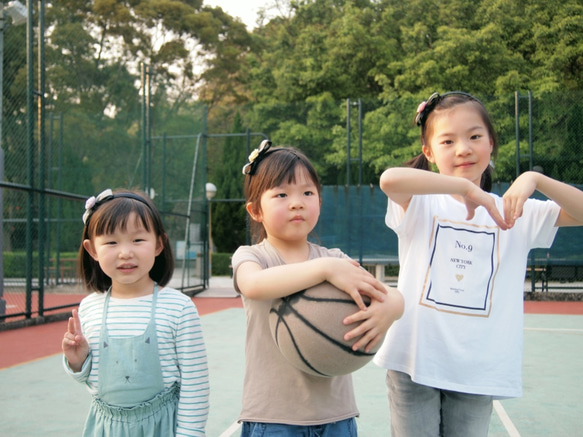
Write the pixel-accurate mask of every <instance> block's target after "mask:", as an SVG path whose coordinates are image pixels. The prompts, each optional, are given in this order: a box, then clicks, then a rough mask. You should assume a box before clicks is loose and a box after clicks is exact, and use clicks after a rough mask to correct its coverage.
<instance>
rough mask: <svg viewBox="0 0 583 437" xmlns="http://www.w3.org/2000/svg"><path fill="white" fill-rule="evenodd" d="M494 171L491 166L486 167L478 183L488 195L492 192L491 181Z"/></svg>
mask: <svg viewBox="0 0 583 437" xmlns="http://www.w3.org/2000/svg"><path fill="white" fill-rule="evenodd" d="M493 173H494V169H493V168H492V165H491V164H490V165H488V167H487V168H486V170H484V173H482V180H481V181H480V188H481V189H482V190H484V191H486V192H488V193H490V192H491V191H492V180H493Z"/></svg>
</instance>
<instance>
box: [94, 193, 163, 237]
mask: <svg viewBox="0 0 583 437" xmlns="http://www.w3.org/2000/svg"><path fill="white" fill-rule="evenodd" d="M132 212H135V213H136V220H137V223H138V224H142V225H143V226H144V228H145V229H146V231H148V232H150V230H151V229H152V228H153V223H152V222H151V217H150V215H151V212H150V210H149V208H148V206H147V205H145V204H144V203H142V202H139V201H137V200H133V199H129V198H117V199H113V200H110V201H109V202H107V203H105V204H103V205H101V206H100V207H99V208H98V209H97V211H95V212H94V213H93V216H92V218H91V221H90V222H89V227H90V228H93V229H89V234H90V235H95V236H98V235H103V234H112V233H114V232H115V231H116V230H118V229H119V230H121V231H125V230H126V229H127V226H128V219H129V217H130V214H131V213H132ZM93 223H95V225H94V226H92V224H93Z"/></svg>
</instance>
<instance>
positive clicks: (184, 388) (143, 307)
mask: <svg viewBox="0 0 583 437" xmlns="http://www.w3.org/2000/svg"><path fill="white" fill-rule="evenodd" d="M104 302H105V294H104V293H92V294H90V295H89V296H87V297H86V298H85V299H83V301H82V302H81V304H80V305H79V318H80V319H81V328H82V331H83V335H84V336H85V338H86V339H87V342H88V343H89V348H90V353H89V357H88V358H87V360H86V361H85V363H84V364H83V368H82V369H81V371H80V372H78V373H74V372H72V371H71V369H70V368H69V366H68V364H67V360H66V359H65V360H64V365H65V369H66V371H67V372H68V373H69V374H70V375H71V376H72V377H73V378H74V379H76V380H77V381H79V382H81V383H85V384H86V385H87V388H88V390H89V392H90V393H91V394H92V395H93V396H98V391H97V389H98V372H99V335H100V332H101V328H102V326H101V324H102V315H103V304H104ZM151 305H152V295H148V296H144V297H138V298H134V299H116V298H114V297H111V298H110V301H109V308H108V313H107V322H106V323H107V327H108V333H109V336H110V337H112V338H113V337H118V338H119V337H130V336H136V335H140V334H142V333H143V332H144V331H145V330H146V327H147V325H148V322H149V320H150V314H151ZM156 332H157V336H158V352H159V356H160V364H161V367H162V376H163V379H164V387H165V388H169V387H171V386H172V385H173V384H174V383H175V382H178V383H179V384H180V399H179V402H178V416H177V422H178V423H177V431H176V436H180V437H183V436H184V437H186V436H204V435H205V426H206V421H207V417H208V411H209V375H208V365H207V355H206V349H205V345H204V339H203V335H202V328H201V324H200V318H199V315H198V311H197V309H196V307H195V305H194V303H193V302H192V300H191V299H190V298H189V297H188V296H186V295H184V294H182V293H181V292H179V291H177V290H174V289H172V288H163V289H162V290H160V291H159V294H158V301H157V305H156Z"/></svg>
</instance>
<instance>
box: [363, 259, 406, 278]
mask: <svg viewBox="0 0 583 437" xmlns="http://www.w3.org/2000/svg"><path fill="white" fill-rule="evenodd" d="M354 259H358V258H356V257H355V258H354ZM359 261H360V264H361V265H362V266H363V267H364V268H365V269H367V270H368V271H369V272H371V273H372V274H374V276H375V278H377V279H378V280H379V281H381V282H385V267H386V266H398V265H399V258H398V257H397V256H386V257H380V256H379V257H364V258H362V259H361V260H359Z"/></svg>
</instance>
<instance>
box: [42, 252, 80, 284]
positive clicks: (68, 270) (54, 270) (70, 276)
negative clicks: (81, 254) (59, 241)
mask: <svg viewBox="0 0 583 437" xmlns="http://www.w3.org/2000/svg"><path fill="white" fill-rule="evenodd" d="M46 279H47V283H48V284H54V285H57V284H64V283H74V282H76V281H77V258H60V259H59V265H58V266H57V259H56V258H51V259H49V265H48V269H47V278H46Z"/></svg>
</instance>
